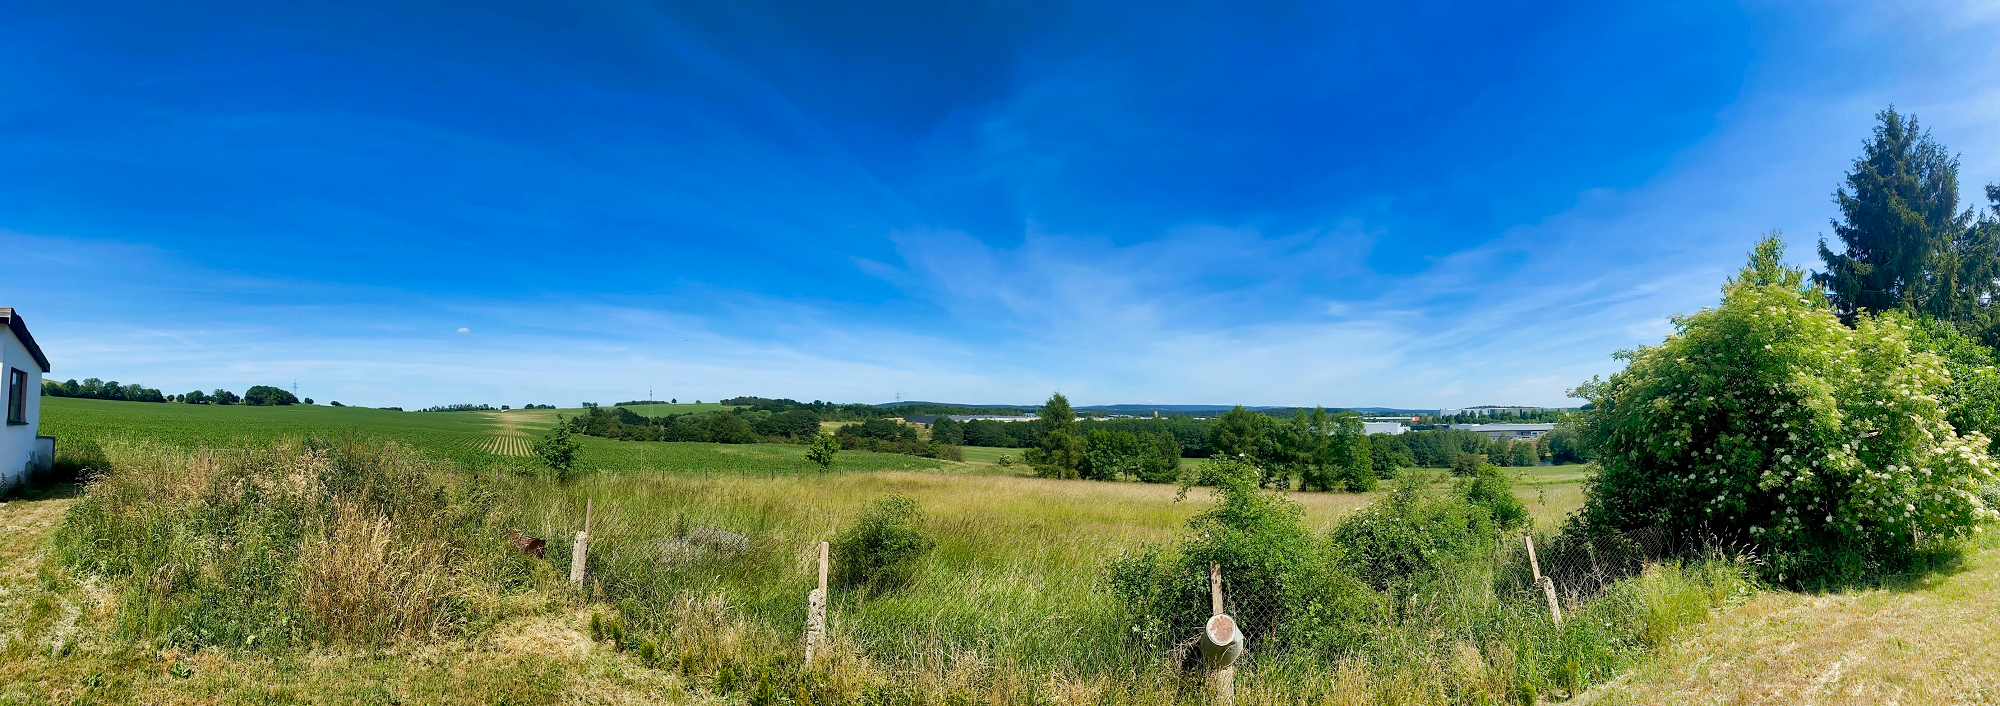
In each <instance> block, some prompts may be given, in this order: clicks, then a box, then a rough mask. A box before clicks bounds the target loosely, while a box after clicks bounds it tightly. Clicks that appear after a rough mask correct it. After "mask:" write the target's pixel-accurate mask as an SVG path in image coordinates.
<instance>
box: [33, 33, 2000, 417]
mask: <svg viewBox="0 0 2000 706" xmlns="http://www.w3.org/2000/svg"><path fill="white" fill-rule="evenodd" d="M264 5H268V6H262V5H245V6H235V5H223V4H214V5H210V6H208V7H207V8H205V9H189V8H186V7H174V8H168V7H164V6H163V5H162V4H159V3H106V4H98V3H77V2H60V3H55V2H50V3H42V2H34V1H32V0H31V1H29V2H23V3H16V4H13V5H11V6H10V9H9V10H8V12H7V18H6V20H5V21H0V91H4V93H5V95H6V96H8V100H5V101H0V247H4V250H5V252H7V253H8V255H9V257H8V259H9V260H10V264H9V266H8V267H7V270H6V273H5V274H0V306H13V307H16V308H18V309H19V310H20V311H21V312H22V314H23V316H24V318H25V319H26V320H27V321H28V322H29V324H30V325H31V326H32V327H33V329H34V331H35V333H36V335H37V337H38V338H39V339H40V341H41V343H42V345H43V347H44V348H45V349H46V350H47V351H48V352H49V355H50V357H51V359H52V360H53V362H54V364H55V367H56V370H55V372H54V373H53V376H54V377H57V378H67V377H76V378H82V377H92V376H94V377H100V378H110V379H117V380H120V381H124V382H140V383H144V384H147V385H149V386H154V387H159V388H162V389H165V390H166V391H168V392H180V391H184V390H187V389H195V388H203V389H210V388H215V387H229V388H232V389H238V390H240V389H241V388H243V387H247V386H249V385H253V384H282V385H289V384H291V383H292V381H294V380H296V381H297V384H298V386H299V388H300V390H301V392H302V393H304V394H306V395H308V396H312V397H315V398H317V399H319V400H321V401H327V400H332V399H338V400H342V401H345V402H349V403H355V404H369V405H401V406H405V407H415V406H427V405H430V404H441V403H452V402H484V403H491V404H502V403H505V404H516V405H518V404H524V403H529V402H541V403H556V404H563V405H571V404H575V403H577V402H579V401H584V400H594V401H601V402H609V401H616V400H619V399H628V398H637V397H642V396H644V394H645V393H646V390H647V389H648V388H649V387H650V388H652V389H653V390H655V391H656V396H657V397H659V398H661V399H665V398H668V397H675V398H679V399H682V400H690V399H708V400H713V399H716V398H718V397H722V396H731V395H739V394H756V395H766V396H789V397H795V398H799V399H828V400H839V401H866V402H880V401H888V400H890V399H892V398H893V397H894V396H896V395H899V394H900V395H901V396H902V398H903V399H928V400H948V401H960V402H974V403H1032V402H1037V401H1039V400H1040V399H1042V398H1044V397H1046V396H1047V394H1048V393H1049V392H1050V391H1052V390H1058V389H1060V390H1062V391H1064V392H1066V393H1068V394H1069V395H1070V397H1071V399H1072V400H1074V401H1076V402H1078V403H1080V404H1098V403H1162V404H1166V403H1204V404H1205V403H1245V404H1268V405H1309V404H1325V405H1333V406H1377V405H1379V406H1404V407H1440V406H1444V407H1457V406H1466V405H1474V404H1550V405H1553V404H1571V403H1573V401H1570V400H1567V399H1566V398H1565V396H1564V394H1565V391H1566V390H1567V389H1569V388H1571V387H1574V386H1575V384H1576V383H1578V382H1581V381H1583V380H1585V379H1588V378H1589V377H1590V376H1591V375H1596V374H1606V373H1609V372H1612V371H1614V370H1615V369H1616V362H1615V361H1613V360H1612V359H1611V358H1610V354H1611V353H1612V352H1613V351H1615V350H1618V349H1621V348H1630V347H1633V346H1636V345H1640V344H1645V343H1652V342H1657V341H1658V339H1659V338H1660V337H1661V336H1662V335H1664V334H1665V333H1666V332H1667V330H1668V326H1667V323H1666V320H1667V317H1668V316H1670V315H1672V314H1674V313H1677V312H1685V311H1690V310H1694V309H1698V308H1700V307H1701V306H1703V305H1705V304H1708V303H1711V302H1712V301H1714V299H1715V298H1716V296H1717V287H1718V286H1719V285H1720V283H1721V281H1722V278H1723V277H1724V276H1725V275H1726V274H1727V273H1728V272H1730V271H1732V270H1734V269H1735V268H1736V267H1737V266H1738V265H1739V263H1740V261H1741V259H1742V253H1743V252H1744V250H1746V249H1747V248H1748V247H1749V245H1750V243H1751V241H1752V240H1753V239H1754V238H1755V237H1756V236H1757V235H1758V234H1760V233H1762V232H1765V231H1768V230H1772V229H1782V230H1783V231H1784V232H1785V233H1786V236H1787V239H1788V240H1789V241H1790V242H1791V243H1792V244H1793V252H1792V255H1793V259H1794V260H1795V261H1798V262H1800V263H1802V264H1811V257H1812V247H1811V246H1812V243H1813V242H1814V241H1815V240H1816V239H1817V238H1818V237H1819V236H1820V235H1821V234H1822V233H1826V232H1828V231H1829V230H1830V228H1829V227H1828V225H1827V220H1828V218H1830V217H1831V216H1832V215H1834V208H1833V205H1832V203H1831V198H1830V197H1831V193H1832V191H1833V189H1834V187H1835V186H1836V185H1837V183H1838V182H1839V179H1840V177H1841V173H1842V171H1843V169H1844V168H1845V167H1846V165H1847V163H1848V162H1849V161H1850V160H1851V159H1852V158H1853V157H1854V156H1855V155H1856V154H1857V153H1858V151H1859V145H1860V142H1861V140H1862V139H1863V138H1864V137H1866V135H1867V132H1868V130H1869V128H1870V126H1871V121H1872V115H1873V114H1874V113H1875V112H1876V111H1878V110H1880V109H1882V108H1883V107H1885V106H1887V105H1889V104H1891V103H1894V104H1895V105H1896V106H1897V107H1898V108H1899V109H1901V110H1904V111H1906V112H1913V113H1915V114H1917V115H1918V116H1919V118H1920V119H1921V120H1922V122H1923V123H1924V124H1925V125H1927V126H1929V127H1930V128H1931V129H1932V131H1933V133H1934V135H1935V136H1936V137H1937V138H1938V139H1939V140H1940V141H1942V142H1944V143H1945V144H1946V145H1947V146H1949V147H1950V148H1951V149H1952V150H1954V151H1957V152H1960V153H1962V155H1963V161H1964V165H1963V170H1962V172H1961V181H1962V183H1963V186H1964V188H1965V195H1966V197H1967V198H1968V199H1970V198H1971V197H1973V196H1974V195H1975V194H1978V193H1979V190H1980V187H1982V186H1983V185H1985V184H1987V183H1990V182H1996V181H2000V130H1996V129H1995V126H2000V43H1996V42H1994V41H1993V39H1994V37H1996V36H2000V3H1994V2H1958V3H1938V4H1924V3H1881V4H1865V3H1849V4H1827V5H1805V4H1798V3H1750V4H1718V3H1694V2H1690V3H1629V4H1613V3H1603V2H1576V3H1568V4H1562V3H1541V4H1529V3H1463V4H1435V3H1430V4H1427V3H1400V4H1394V5H1393V7H1380V6H1362V5H1353V6H1349V5H1337V4H1313V3H1305V4H1301V3H1216V4H1158V3H1124V4H1081V3H1020V4H1005V5H1002V4H989V3H967V4H950V3H922V2H916V3H906V4H899V3H864V4H843V3H794V4H781V3H758V2H725V3H699V2H683V3H661V4H643V3H631V2H608V3H606V2H577V3H544V4H522V3H499V2H487V3H466V4H463V5H455V6H454V5H437V4H423V3H413V2H400V3H382V4H368V3H340V4H329V5H324V6H315V5H312V4H309V3H275V4H264ZM1374 5H1388V4H1379V3H1378V4H1374ZM1981 201H1983V199H1981Z"/></svg>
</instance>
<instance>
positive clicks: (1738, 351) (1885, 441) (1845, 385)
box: [1577, 236, 2000, 583]
mask: <svg viewBox="0 0 2000 706" xmlns="http://www.w3.org/2000/svg"><path fill="white" fill-rule="evenodd" d="M1783 249H1784V246H1783V243H1782V241H1780V240H1778V239H1777V237H1776V236H1770V237H1767V238H1765V239H1764V240H1763V241H1762V242H1761V243H1759V245H1758V247H1757V249H1756V250H1755V251H1754V252H1753V253H1752V254H1751V261H1750V264H1749V265H1748V266H1746V267H1745V268H1744V270H1743V271H1742V273H1740V274H1739V275H1737V276H1736V277H1735V278H1733V279H1732V280H1731V281H1730V282H1729V284H1728V285H1727V286H1725V288H1724V295H1723V300H1722V303H1721V304H1720V305H1719V306H1717V307H1715V308H1713V309H1709V310H1704V311H1702V312H1699V313H1696V314H1692V315H1687V316H1681V317H1677V318H1676V319H1675V320H1674V324H1675V328H1676V333H1675V334H1674V335H1672V336H1669V337H1668V338H1667V340H1666V341H1665V342H1664V343H1662V344H1660V345H1658V346H1648V347H1642V348H1640V349H1638V350H1636V351H1632V352H1629V353H1625V354H1621V355H1622V356H1623V357H1624V358H1625V359H1626V360H1628V361H1629V362H1628V364H1627V366H1626V369H1625V370H1624V371H1623V372H1620V373H1618V374H1616V375H1613V376H1612V377H1611V378H1610V379H1608V380H1602V381H1593V382H1591V383H1590V384H1587V385H1584V386H1583V387H1582V388H1580V389H1579V390H1578V391H1577V394H1578V395H1579V396H1585V397H1588V398H1589V399H1590V400H1591V402H1592V403H1593V404H1594V405H1595V409H1593V410H1592V412H1591V413H1590V416H1589V417H1588V421H1587V425H1586V427H1585V430H1586V434H1587V436H1588V438H1589V439H1590V442H1591V444H1592V447H1593V448H1594V450H1595V451H1596V455H1597V458H1598V461H1597V462H1598V465H1599V466H1600V468H1601V469H1602V470H1601V471H1600V473H1599V474H1598V475H1597V476H1596V477H1595V478H1593V479H1592V480H1591V482H1590V486H1589V500H1588V503H1587V505H1586V507H1585V510H1584V512H1583V514H1582V515H1581V517H1580V521H1581V523H1582V525H1583V526H1584V528H1585V529H1586V530H1589V529H1599V530H1616V529H1631V528H1637V527H1643V526H1651V525H1655V524H1659V525H1665V526H1667V527H1670V528H1672V530H1673V531H1674V532H1675V533H1676V534H1677V535H1680V536H1686V537H1712V538H1715V540H1717V541H1721V542H1729V543H1742V544H1746V545H1749V546H1754V547H1756V548H1757V550H1758V551H1759V553H1760V554H1763V555H1764V556H1765V562H1766V563H1765V566H1766V567H1767V570H1768V573H1769V574H1770V576H1771V577H1772V578H1774V579H1778V580H1782V581H1787V582H1791V583H1799V582H1804V581H1824V580H1829V579H1831V580H1844V581H1851V580H1856V579H1860V578H1865V577H1869V576H1875V575H1880V574H1882V573H1884V572H1888V571H1895V570H1900V569H1902V568H1903V567H1905V566H1907V565H1908V564H1909V563H1910V562H1911V561H1913V560H1916V559H1917V558H1919V557H1920V556H1921V555H1923V554H1924V553H1925V552H1927V551H1931V550H1936V549H1943V548H1945V545H1947V544H1948V543H1949V542H1951V541H1953V540H1955V539H1957V538H1960V537H1963V536H1964V535H1966V534H1968V533H1970V532H1972V531H1973V530H1974V529H1975V528H1976V527H1975V526H1976V525H1977V524H1978V523H1979V522H1981V521H1983V520H1985V519H1987V518H1988V517H1989V516H1990V515H1991V514H1992V511H1991V510H1989V509H1987V508H1986V507H1985V506H1984V503H1983V501H1982V500H1981V499H1980V497H1979V491H1980V489H1981V487H1983V486H1986V485H1990V484H1992V483H1994V482H1996V481H1997V480H2000V477H1996V476H1995V475H1994V473H1995V462H1994V460H1993V458H1992V457H1990V456H1988V455H1987V449H1988V440H1987V439H1986V437H1985V436H1984V435H1982V434H1980V433H1979V432H1977V431H1968V432H1966V433H1964V434H1961V433H1960V432H1959V430H1957V429H1954V428H1953V427H1952V425H1951V424H1950V423H1949V422H1948V421H1947V420H1946V409H1945V407H1944V405H1943V403H1942V401H1941V399H1940V394H1942V393H1944V392H1945V391H1946V390H1947V389H1948V388H1949V387H1950V378H1949V375H1948V373H1947V372H1946V367H1945V363H1944V361H1943V359H1941V358H1939V357H1938V356H1936V355H1934V354H1931V353H1924V352H1917V351H1913V350H1912V349H1911V346H1910V343H1909V340H1910V337H1909V334H1908V333H1907V328H1908V327H1907V326H1906V324H1905V323H1903V321H1902V320H1901V319H1900V318H1898V317H1882V318H1875V317H1864V318H1860V319H1857V320H1856V321H1855V322H1854V323H1855V326H1854V328H1852V329H1850V328H1847V327H1846V326H1843V325H1842V324H1841V321H1840V319H1839V317H1838V316H1837V315H1836V312H1835V310H1834V309H1833V308H1832V307H1829V306H1827V305H1826V304H1825V302H1824V300H1823V299H1821V298H1820V297H1819V295H1818V294H1817V293H1816V292H1814V291H1812V290H1811V289H1810V288H1809V287H1808V285H1806V284H1805V282H1804V272H1803V271H1800V270H1797V269H1794V268H1788V267H1785V266H1784V265H1782V264H1781V263H1782V259H1781V258H1782V256H1783Z"/></svg>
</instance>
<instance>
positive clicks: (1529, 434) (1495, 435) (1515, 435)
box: [1450, 424, 1556, 441]
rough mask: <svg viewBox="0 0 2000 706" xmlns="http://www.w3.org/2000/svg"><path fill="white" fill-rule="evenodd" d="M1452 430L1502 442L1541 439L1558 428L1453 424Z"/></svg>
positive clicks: (1553, 426)
mask: <svg viewBox="0 0 2000 706" xmlns="http://www.w3.org/2000/svg"><path fill="white" fill-rule="evenodd" d="M1450 428H1452V429H1464V430H1467V431H1476V432H1479V433H1481V434H1485V435H1486V438H1489V439H1496V440H1501V441H1515V440H1519V439H1534V438H1539V437H1540V436H1541V435H1543V434H1547V433H1549V430H1550V429H1554V428H1556V425H1554V424H1453V425H1450Z"/></svg>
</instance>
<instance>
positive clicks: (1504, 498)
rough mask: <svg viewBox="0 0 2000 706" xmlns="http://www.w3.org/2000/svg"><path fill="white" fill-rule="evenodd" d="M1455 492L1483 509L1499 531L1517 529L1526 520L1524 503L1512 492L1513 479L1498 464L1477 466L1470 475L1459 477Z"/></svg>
mask: <svg viewBox="0 0 2000 706" xmlns="http://www.w3.org/2000/svg"><path fill="white" fill-rule="evenodd" d="M1458 489H1459V493H1460V494H1462V495H1464V496H1465V499H1466V501H1468V502H1470V503H1472V504H1474V505H1477V506H1479V507H1480V508H1482V509H1484V510H1486V514H1487V515H1488V516H1491V517H1492V518H1493V525H1494V526H1495V527H1497V528H1499V529H1500V530H1501V531H1510V530H1516V529H1520V528H1521V527H1523V526H1525V525H1527V524H1528V507H1527V506H1526V505H1522V504H1521V499H1520V498H1518V497H1515V496H1514V483H1513V481H1510V480H1508V479H1507V473H1506V472H1505V471H1502V470H1500V468H1499V467H1498V466H1481V467H1480V468H1479V470H1478V472H1476V473H1474V474H1473V475H1472V477H1470V478H1465V479H1461V480H1460V481H1459V488H1458Z"/></svg>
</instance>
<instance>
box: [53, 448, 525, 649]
mask: <svg viewBox="0 0 2000 706" xmlns="http://www.w3.org/2000/svg"><path fill="white" fill-rule="evenodd" d="M106 456H107V458H108V459H109V461H110V464H109V465H110V469H109V471H108V472H104V473H100V474H99V475H98V476H97V478H96V479H95V480H94V481H92V482H91V483H90V484H89V485H88V486H87V489H86V491H85V493H84V495H83V497H82V498H80V499H78V500H77V501H76V502H75V503H74V504H73V505H72V506H71V508H70V511H69V513H68V515H67V517H66V518H65V521H64V524H63V526H62V527H61V528H59V530H58V531H57V533H56V535H55V538H54V543H55V548H56V555H57V556H58V557H59V558H60V559H61V560H62V561H63V562H64V563H66V564H68V565H69V567H70V568H71V569H72V570H74V571H76V572H77V573H80V574H85V575H95V576H99V577H102V578H104V579H106V580H108V581H109V582H110V583H112V584H113V585H115V586H117V587H118V588H119V594H120V606H119V624H120V626H121V628H122V630H123V632H124V633H125V634H126V635H127V636H128V637H131V638H133V639H139V640H145V641H151V642H157V643H160V644H163V645H177V646H186V647H205V646H230V647H259V646H266V645H284V644H307V643H318V642H337V643H347V644H379V643H386V642H394V641H399V640H408V639H420V638H428V637H436V636H441V635H447V634H452V633H454V632H457V631H459V630H460V629H461V628H464V627H466V626H469V625H473V624H476V623H478V622H479V621H481V620H490V619H492V616H491V615H490V614H491V613H492V612H493V611H494V610H498V609H503V608H502V606H504V605H506V602H505V601H503V600H499V598H500V597H503V596H504V594H506V593H507V592H508V591H509V587H510V586H511V587H512V589H513V590H515V591H519V590H523V589H525V588H531V587H532V586H530V585H528V584H532V583H533V581H532V577H533V575H534V573H535V569H534V567H533V566H532V564H531V563H528V562H523V561H517V560H514V559H513V558H511V557H510V556H509V555H508V554H507V553H506V551H505V549H504V547H502V546H501V545H500V539H499V535H498V534H497V532H495V531H493V530H491V529H490V528H488V527H486V514H487V508H488V507H490V504H491V499H490V497H487V496H486V495H485V494H484V493H483V492H482V489H481V488H480V487H478V486H476V485H467V484H465V483H462V482H460V483H453V482H449V479H446V478H441V477H440V476H439V475H438V474H437V473H436V472H435V471H434V470H433V469H432V468H431V467H430V466H429V465H428V464H427V462H425V461H424V460H423V458H422V457H421V456H419V455H417V454H415V453H412V452H411V451H410V450H408V449H406V448H403V447H400V446H398V445H396V444H393V443H368V442H362V441H357V440H351V439H350V440H344V441H336V442H320V441H310V440H294V441H288V442H283V443H278V444H274V445H271V446H268V447H260V448H248V449H230V450H204V451H198V452H193V453H189V452H184V451H179V450H174V449H166V448H160V447H155V446H145V445H113V446H111V447H109V448H107V449H106Z"/></svg>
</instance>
